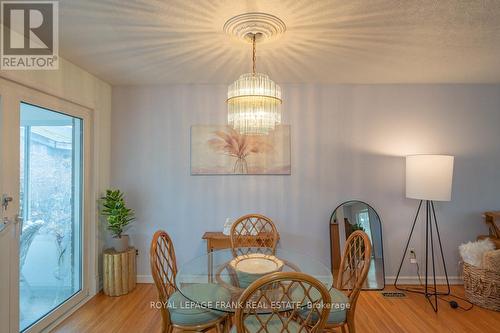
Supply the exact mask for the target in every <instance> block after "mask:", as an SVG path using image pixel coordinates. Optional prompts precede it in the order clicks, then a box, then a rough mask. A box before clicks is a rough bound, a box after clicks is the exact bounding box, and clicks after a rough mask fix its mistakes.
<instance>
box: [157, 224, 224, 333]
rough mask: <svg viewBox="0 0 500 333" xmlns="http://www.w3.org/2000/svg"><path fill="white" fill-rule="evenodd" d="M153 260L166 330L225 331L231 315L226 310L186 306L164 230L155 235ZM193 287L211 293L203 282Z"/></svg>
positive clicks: (173, 256) (165, 331) (168, 237)
mask: <svg viewBox="0 0 500 333" xmlns="http://www.w3.org/2000/svg"><path fill="white" fill-rule="evenodd" d="M150 262H151V272H152V275H153V280H154V282H155V285H156V288H157V290H158V298H159V301H160V302H161V304H162V306H161V308H160V311H161V316H162V332H163V333H171V332H172V330H173V328H177V329H180V330H183V331H199V332H204V331H207V330H209V329H212V328H215V329H216V331H217V332H218V333H223V332H224V331H225V330H226V329H225V328H226V324H227V319H228V316H227V315H226V314H225V313H223V312H218V311H211V310H208V309H203V308H201V307H193V308H186V307H185V306H183V304H189V300H187V299H186V298H185V297H184V296H183V295H182V294H181V293H180V292H179V291H178V290H177V288H176V285H175V276H176V275H177V263H176V259H175V251H174V244H173V243H172V239H171V238H170V236H169V235H168V234H167V233H166V232H165V231H162V230H159V231H157V232H155V234H154V236H153V239H152V241H151V248H150ZM190 287H192V288H198V289H199V290H196V292H199V293H203V292H210V291H207V290H206V288H204V287H206V285H203V284H198V285H193V286H190ZM228 298H229V295H228Z"/></svg>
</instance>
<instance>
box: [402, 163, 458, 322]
mask: <svg viewBox="0 0 500 333" xmlns="http://www.w3.org/2000/svg"><path fill="white" fill-rule="evenodd" d="M453 160H454V157H453V156H448V155H411V156H407V157H406V197H407V198H411V199H417V200H420V203H419V205H418V208H417V213H416V215H415V219H414V220H413V225H412V226H411V231H410V235H409V236H408V241H407V242H406V246H405V250H404V253H403V258H402V259H401V264H400V265H399V269H398V274H397V275H396V280H395V281H394V286H395V287H396V289H399V290H404V291H409V292H416V293H420V294H423V295H425V297H426V298H427V300H428V301H429V303H430V304H431V306H432V308H433V309H434V311H435V312H437V311H438V296H439V295H449V294H450V282H449V280H448V272H447V271H446V263H445V260H444V255H443V246H442V245H441V236H440V235H439V228H438V222H437V218H436V211H435V209H434V201H450V200H451V187H452V180H453ZM422 206H425V288H424V290H421V289H411V288H401V287H399V286H398V279H399V273H400V272H401V267H402V266H403V263H404V261H405V258H406V254H407V251H408V246H409V245H410V240H411V237H412V235H413V231H414V229H415V224H416V223H417V220H418V216H419V214H420V212H421V211H422V210H423V209H422ZM434 237H436V238H437V241H438V244H439V253H438V255H439V254H440V255H441V261H442V264H443V268H444V274H445V277H446V285H447V291H446V292H438V290H437V288H436V263H435V251H434V240H435V238H434ZM429 266H431V267H429ZM430 268H432V280H430V281H429V279H430V278H431V276H430ZM431 284H432V287H431Z"/></svg>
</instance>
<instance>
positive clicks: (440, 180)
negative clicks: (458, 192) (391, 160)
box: [406, 155, 454, 201]
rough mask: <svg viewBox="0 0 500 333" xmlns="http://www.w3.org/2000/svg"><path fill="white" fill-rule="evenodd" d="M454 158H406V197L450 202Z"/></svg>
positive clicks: (412, 156) (441, 156)
mask: <svg viewBox="0 0 500 333" xmlns="http://www.w3.org/2000/svg"><path fill="white" fill-rule="evenodd" d="M453 160H454V157H453V156H448V155H411V156H406V197H407V198H412V199H419V200H434V201H450V200H451V187H452V180H453Z"/></svg>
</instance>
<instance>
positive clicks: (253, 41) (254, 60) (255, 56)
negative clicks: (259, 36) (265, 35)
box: [252, 34, 257, 74]
mask: <svg viewBox="0 0 500 333" xmlns="http://www.w3.org/2000/svg"><path fill="white" fill-rule="evenodd" d="M256 62H257V50H256V49H255V34H254V35H253V37H252V64H253V65H252V72H253V73H254V74H255V63H256Z"/></svg>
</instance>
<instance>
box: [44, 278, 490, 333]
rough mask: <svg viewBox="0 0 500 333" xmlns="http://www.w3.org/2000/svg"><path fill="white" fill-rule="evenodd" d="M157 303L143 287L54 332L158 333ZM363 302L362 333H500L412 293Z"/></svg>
mask: <svg viewBox="0 0 500 333" xmlns="http://www.w3.org/2000/svg"><path fill="white" fill-rule="evenodd" d="M452 288H453V293H455V294H457V295H459V296H463V287H461V286H453V287H452ZM386 290H392V288H390V287H388V288H386ZM155 300H156V290H155V287H154V286H153V285H152V284H139V285H137V288H136V289H135V290H134V291H133V292H132V293H130V294H128V295H125V296H121V297H108V296H105V295H104V294H102V293H101V294H98V295H97V296H95V297H94V298H92V299H91V300H90V301H88V302H87V303H86V304H85V305H84V306H83V307H82V308H80V309H79V310H78V311H76V312H75V313H74V314H73V315H72V316H71V317H69V318H68V319H66V320H65V321H64V322H62V323H61V324H60V325H59V326H58V327H57V328H56V329H55V330H53V332H58V333H63V332H65V333H66V332H78V333H83V332H96V333H101V332H103V333H104V332H106V333H113V332H132V333H140V332H148V333H149V332H152V333H157V332H160V320H161V318H160V313H159V311H158V310H155V309H153V308H151V302H152V301H155ZM358 302H359V303H358V305H357V307H356V325H357V326H356V327H357V332H359V333H365V332H366V333H377V332H380V333H392V332H394V333H400V332H411V333H413V332H426V333H434V332H454V333H458V332H475V333H476V332H485V333H495V332H500V312H495V311H489V310H485V309H482V308H479V307H477V306H474V308H473V309H472V310H470V311H467V312H465V311H463V310H459V309H456V310H455V309H451V308H450V306H449V305H448V304H447V303H446V302H439V313H437V314H436V313H434V311H433V310H432V308H431V307H430V305H429V304H428V303H427V300H426V299H425V298H424V297H423V296H422V295H415V294H410V293H409V294H408V297H407V298H405V299H387V298H383V297H382V296H381V295H380V293H379V292H377V291H363V292H362V293H361V296H360V299H359V300H358ZM464 305H465V304H464ZM339 332H340V331H339Z"/></svg>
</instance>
